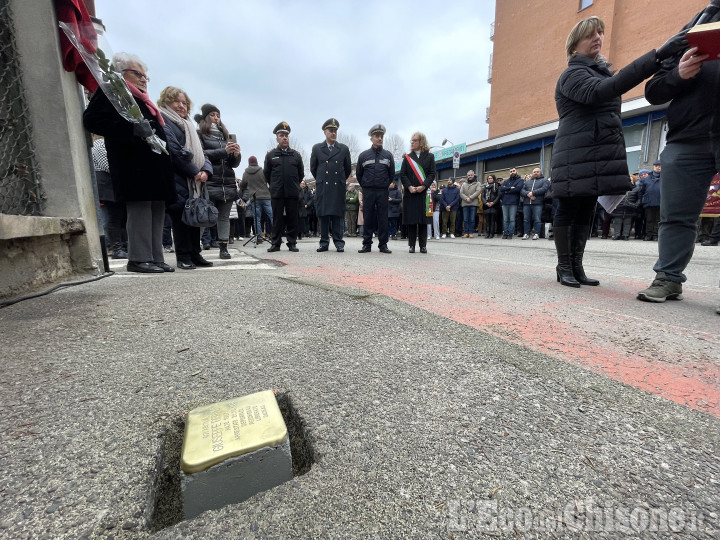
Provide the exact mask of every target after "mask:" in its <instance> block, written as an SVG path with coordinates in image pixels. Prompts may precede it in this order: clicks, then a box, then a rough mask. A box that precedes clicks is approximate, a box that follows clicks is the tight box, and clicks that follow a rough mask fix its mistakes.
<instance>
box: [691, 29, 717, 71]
mask: <svg viewBox="0 0 720 540" xmlns="http://www.w3.org/2000/svg"><path fill="white" fill-rule="evenodd" d="M687 40H688V43H689V44H690V47H697V48H698V52H697V54H709V55H710V58H708V61H709V60H717V58H718V55H719V54H720V22H714V23H707V24H698V25H697V26H693V27H692V28H691V29H690V31H689V32H688V33H687Z"/></svg>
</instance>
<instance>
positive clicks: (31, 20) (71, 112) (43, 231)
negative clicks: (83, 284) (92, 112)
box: [0, 0, 103, 297]
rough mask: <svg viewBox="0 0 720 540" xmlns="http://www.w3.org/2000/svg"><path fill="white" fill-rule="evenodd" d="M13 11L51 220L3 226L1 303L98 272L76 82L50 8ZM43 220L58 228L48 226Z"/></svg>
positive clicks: (24, 4) (44, 2)
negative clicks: (65, 63)
mask: <svg viewBox="0 0 720 540" xmlns="http://www.w3.org/2000/svg"><path fill="white" fill-rule="evenodd" d="M10 5H11V9H12V13H13V24H14V27H15V36H16V40H17V48H18V52H19V54H20V63H21V67H22V70H23V83H24V86H25V97H26V101H27V105H28V108H29V112H30V120H31V123H32V126H33V135H34V140H35V150H36V153H37V160H38V163H39V166H40V169H41V178H42V187H43V191H44V193H45V195H46V203H45V209H44V215H45V216H48V217H47V218H46V220H45V221H38V220H37V218H31V217H23V216H13V219H5V220H4V221H3V225H4V226H3V229H2V234H0V297H7V296H10V295H14V294H18V293H19V292H22V291H23V290H25V289H28V288H32V287H36V286H39V285H41V284H44V283H51V282H54V281H58V280H62V279H64V278H67V277H68V276H70V275H73V274H83V275H87V274H99V273H100V271H101V270H100V269H102V267H103V266H102V251H101V247H100V240H99V236H100V231H99V230H98V224H97V217H96V215H95V203H94V198H93V190H92V180H91V176H90V165H89V158H88V145H89V141H88V138H87V134H86V132H85V130H84V129H83V126H82V111H83V96H82V93H81V90H80V87H79V86H78V84H77V82H76V80H75V75H74V74H72V73H67V72H65V70H64V69H63V67H62V64H61V61H60V52H59V37H58V26H57V23H56V19H55V11H54V8H53V3H52V1H51V0H12V1H11V3H10ZM47 219H50V220H51V221H52V219H54V220H55V222H56V223H54V224H53V225H51V226H49V225H48V221H47ZM68 220H70V221H72V222H73V223H74V225H73V226H72V227H69V228H68V227H67V223H68V222H69V221H68ZM41 223H42V225H41Z"/></svg>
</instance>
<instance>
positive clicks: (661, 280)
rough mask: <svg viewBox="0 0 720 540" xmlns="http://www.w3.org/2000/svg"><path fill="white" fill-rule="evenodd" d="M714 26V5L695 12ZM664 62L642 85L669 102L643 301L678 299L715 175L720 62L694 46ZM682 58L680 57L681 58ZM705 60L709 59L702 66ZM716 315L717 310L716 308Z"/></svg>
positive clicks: (651, 96) (718, 17)
mask: <svg viewBox="0 0 720 540" xmlns="http://www.w3.org/2000/svg"><path fill="white" fill-rule="evenodd" d="M718 21H720V10H718V6H717V2H713V4H711V5H710V6H708V7H707V8H705V10H703V11H702V12H700V13H698V14H697V15H696V16H695V17H694V18H693V20H692V21H690V23H688V24H687V25H686V26H685V29H687V28H690V27H692V26H695V24H697V23H698V22H718ZM685 49H687V44H685V47H684V48H683V50H684V53H683V52H682V51H680V52H678V54H676V55H674V56H673V57H672V58H668V59H667V60H665V61H664V62H663V63H662V67H661V69H660V71H659V72H658V73H656V74H655V75H654V76H653V78H652V79H650V81H648V82H647V84H646V85H645V98H646V99H647V100H648V101H649V102H650V103H651V104H653V105H657V104H661V103H666V102H668V101H670V102H671V103H670V106H669V108H668V113H667V119H668V132H667V145H666V146H665V149H664V150H663V151H662V154H661V156H660V160H661V161H662V181H661V182H660V227H659V231H658V259H657V261H656V262H655V266H653V270H654V271H655V279H654V280H653V282H652V283H651V285H650V286H649V287H648V288H647V289H645V290H642V291H640V292H639V293H638V295H637V298H638V299H639V300H644V301H648V302H664V301H665V300H681V299H682V284H683V283H684V282H685V281H686V279H687V277H686V276H685V274H684V270H685V268H686V267H687V265H688V264H689V263H690V259H691V258H692V255H693V251H694V249H695V235H696V231H697V221H698V217H699V216H700V213H701V212H702V210H703V207H704V206H705V202H706V199H707V194H708V189H709V188H710V184H711V182H712V179H713V177H714V176H715V174H717V173H718V171H720V102H718V96H720V62H718V61H717V60H716V59H712V58H708V57H707V55H701V54H698V51H697V49H696V48H695V47H693V48H691V49H689V50H685ZM681 53H682V54H681ZM705 60H712V61H708V62H706V61H705ZM715 311H716V313H718V314H720V307H718V308H716V310H715Z"/></svg>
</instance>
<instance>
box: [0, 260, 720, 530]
mask: <svg viewBox="0 0 720 540" xmlns="http://www.w3.org/2000/svg"><path fill="white" fill-rule="evenodd" d="M264 268H265V269H263V270H259V271H255V272H240V271H223V272H203V271H195V272H188V273H177V272H176V273H175V274H172V275H168V276H145V275H135V276H132V275H123V276H113V277H111V278H108V279H103V280H101V281H98V282H95V283H90V284H86V285H82V286H79V287H74V288H69V289H63V290H60V291H58V292H56V293H54V294H51V295H49V296H45V297H42V298H38V299H34V300H29V301H25V302H21V303H19V304H16V305H14V306H10V307H8V308H5V309H2V310H0V323H1V324H2V328H3V333H2V335H3V346H2V351H3V377H2V381H1V382H0V401H1V402H2V404H3V415H2V417H1V418H0V425H1V426H2V430H0V470H1V471H2V473H0V538H8V539H10V538H12V539H25V538H27V539H30V538H33V539H34V538H48V539H49V538H148V537H151V536H152V537H155V538H158V539H171V538H173V539H174V538H253V537H256V538H267V537H271V538H289V537H302V538H308V537H337V538H366V537H412V538H433V537H442V538H453V537H455V538H460V537H493V536H494V537H508V538H515V537H518V536H523V535H527V536H533V535H539V536H549V535H550V532H553V533H554V534H555V535H556V536H558V537H567V536H573V537H578V535H577V533H581V534H580V537H587V538H617V537H631V536H633V535H634V536H635V537H643V538H644V537H653V538H654V537H664V536H668V535H670V534H672V532H671V531H674V530H675V529H677V530H679V531H682V532H684V533H686V534H687V535H688V536H689V537H693V538H695V537H697V538H713V537H717V536H716V535H717V534H718V532H717V531H718V528H719V522H718V512H719V510H718V504H719V502H720V463H719V461H718V455H719V454H718V450H719V445H718V443H719V442H720V435H719V433H720V430H719V429H718V428H719V427H720V426H719V421H718V419H717V418H715V417H712V416H709V415H706V414H703V413H701V412H698V411H694V410H691V409H688V408H686V407H683V406H681V405H677V404H675V403H672V402H669V401H666V400H663V399H661V398H659V397H656V396H653V395H650V394H648V393H645V392H642V391H639V390H637V389H635V388H632V387H629V386H625V385H623V384H620V383H617V382H614V381H612V380H609V379H607V378H604V377H602V376H599V375H596V374H593V373H591V372H589V371H585V370H583V369H580V368H576V367H573V366H570V365H568V364H566V363H564V362H561V361H558V360H555V359H552V358H549V357H546V356H543V355H540V354H538V353H533V352H531V351H529V350H527V349H525V348H523V347H520V346H516V345H512V344H509V343H507V342H505V341H503V340H501V339H498V338H494V337H492V336H488V335H487V334H485V333H482V332H480V331H476V330H473V329H471V328H468V327H466V326H463V325H460V324H458V323H455V322H452V321H449V320H447V319H444V318H441V317H437V316H435V315H432V314H430V313H428V312H426V311H423V310H419V309H416V308H412V307H409V306H407V305H406V304H403V303H401V302H397V301H395V300H392V299H389V298H387V297H385V296H381V295H373V294H369V293H366V292H364V291H357V290H351V289H343V288H333V287H330V286H325V285H323V286H320V285H319V284H317V283H314V282H312V281H305V280H301V279H298V278H294V277H293V276H288V275H286V274H285V273H283V270H282V269H275V270H273V269H272V267H270V266H266V267H264ZM266 389H277V390H278V391H280V392H284V393H287V394H289V395H290V396H292V402H293V404H294V408H295V412H296V413H297V414H298V415H299V416H300V417H301V418H302V420H303V422H304V430H305V436H306V438H307V441H308V443H309V445H310V447H311V448H312V453H313V458H314V461H315V463H314V464H313V465H312V468H311V469H310V470H309V472H307V473H306V474H304V475H302V476H297V477H295V478H294V479H293V480H292V481H290V482H287V483H284V484H282V485H280V486H279V487H277V488H274V489H272V490H270V491H266V492H264V493H261V494H259V495H256V496H255V497H252V498H251V499H248V500H247V501H245V502H243V503H240V504H238V505H231V506H227V507H225V508H222V509H220V510H214V511H210V512H206V513H204V514H201V515H200V516H199V517H197V518H195V519H192V520H187V521H183V522H180V523H176V524H174V525H171V526H170V527H167V528H165V529H162V530H159V531H158V530H156V529H154V528H153V523H152V516H153V507H154V500H155V495H156V490H157V486H158V485H159V483H160V481H159V478H160V477H161V476H162V475H163V474H172V471H163V470H162V463H161V460H160V456H162V455H163V445H165V444H173V443H172V441H171V438H170V437H169V436H168V434H169V433H170V432H171V431H172V430H174V429H176V428H177V426H179V425H181V423H182V418H183V415H184V414H185V412H187V411H189V410H191V409H193V408H195V407H197V406H200V405H206V404H209V403H214V402H218V401H223V400H226V399H230V398H233V397H238V396H242V395H246V394H250V393H253V392H256V391H259V390H266ZM592 504H594V505H595V508H594V510H593V509H592V508H590V509H589V510H588V506H589V505H590V506H592ZM650 509H655V517H656V518H658V520H659V521H658V520H656V521H653V520H650V521H647V522H644V521H643V517H644V516H645V517H649V516H650V515H651V512H650ZM598 511H599V512H605V513H604V514H602V517H603V519H602V520H598V519H593V516H598V515H601V514H598V513H597V512H598ZM593 512H595V513H593ZM680 512H682V518H683V521H682V522H680V521H679V520H678V519H677V518H679V517H680V516H681V514H680ZM663 513H664V514H663ZM663 515H664V518H663ZM623 516H625V518H626V519H623ZM633 516H634V517H633ZM607 518H610V520H609V521H608V520H607ZM631 518H632V519H631ZM633 520H634V521H633ZM643 523H644V525H643ZM653 523H654V524H655V525H653ZM633 527H635V528H633ZM652 527H656V528H660V529H661V530H660V531H659V532H651V529H652ZM663 527H664V529H663Z"/></svg>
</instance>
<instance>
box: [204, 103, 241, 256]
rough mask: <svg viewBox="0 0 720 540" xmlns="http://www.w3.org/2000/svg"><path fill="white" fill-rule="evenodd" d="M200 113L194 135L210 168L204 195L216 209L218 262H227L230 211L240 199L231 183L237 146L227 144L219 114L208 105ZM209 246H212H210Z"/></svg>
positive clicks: (227, 135) (227, 136)
mask: <svg viewBox="0 0 720 540" xmlns="http://www.w3.org/2000/svg"><path fill="white" fill-rule="evenodd" d="M200 110H201V111H202V114H196V115H195V117H194V118H195V121H196V122H197V123H198V135H200V142H201V143H202V147H203V151H204V152H205V155H206V156H207V157H208V159H210V163H212V166H213V174H212V175H211V176H210V179H209V180H208V181H207V183H206V186H207V191H208V195H209V196H210V200H211V201H212V203H213V204H214V205H215V207H216V208H217V209H218V222H217V225H216V227H217V229H216V232H217V244H218V247H219V248H220V258H221V259H230V258H231V255H230V253H229V252H228V250H227V245H228V241H229V239H230V208H231V207H232V206H233V205H234V204H235V201H237V200H238V199H239V198H240V194H239V193H238V189H237V181H236V180H235V171H234V170H233V169H234V168H235V167H237V166H238V165H240V159H241V157H242V156H241V154H240V146H239V145H238V144H237V142H235V141H233V140H230V139H231V138H230V135H229V134H228V130H227V128H226V127H225V124H223V122H222V120H221V119H220V110H219V109H218V108H217V107H215V105H211V104H209V103H205V104H204V105H203V106H202V107H201V108H200ZM210 245H211V246H212V247H214V246H213V242H212V241H211V242H210Z"/></svg>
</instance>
